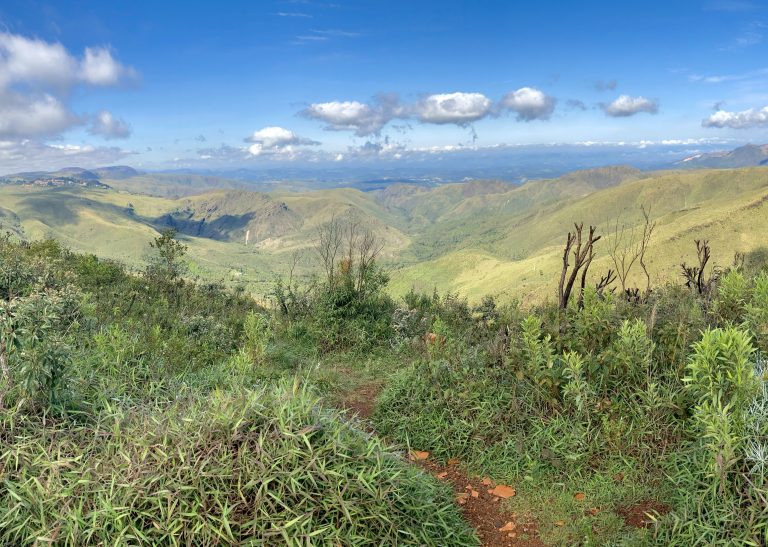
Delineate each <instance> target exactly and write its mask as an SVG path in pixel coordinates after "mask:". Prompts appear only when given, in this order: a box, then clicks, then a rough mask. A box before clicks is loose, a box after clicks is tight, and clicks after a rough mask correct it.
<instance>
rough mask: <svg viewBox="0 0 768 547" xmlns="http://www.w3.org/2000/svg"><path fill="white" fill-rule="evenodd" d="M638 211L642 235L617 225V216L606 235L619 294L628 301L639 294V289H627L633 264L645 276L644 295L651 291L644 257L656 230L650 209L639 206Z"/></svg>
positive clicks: (624, 224)
mask: <svg viewBox="0 0 768 547" xmlns="http://www.w3.org/2000/svg"><path fill="white" fill-rule="evenodd" d="M640 210H641V211H642V213H643V219H644V223H643V232H642V234H639V235H638V233H637V232H638V231H637V229H636V228H635V227H629V226H627V224H626V223H621V224H619V217H618V216H617V217H616V222H615V223H614V224H613V226H612V227H611V231H610V233H609V235H608V241H609V244H608V256H610V257H611V261H612V262H613V265H614V268H615V272H616V277H617V278H618V280H619V283H620V284H621V292H622V293H623V294H624V295H625V296H626V297H627V299H628V300H636V298H635V293H636V292H639V289H637V291H635V289H633V288H630V287H627V279H628V278H629V276H630V274H631V273H632V268H633V267H634V266H635V264H638V263H639V264H640V268H641V269H642V270H643V273H644V274H645V279H646V283H645V294H646V295H647V294H648V293H650V291H651V275H650V273H649V272H648V265H647V263H646V261H645V255H646V253H647V251H648V247H649V246H650V242H651V235H653V230H654V229H655V228H656V223H655V222H652V221H651V214H650V213H651V212H650V208H649V209H647V210H646V208H645V206H643V205H641V206H640Z"/></svg>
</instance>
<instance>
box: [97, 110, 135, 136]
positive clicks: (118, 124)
mask: <svg viewBox="0 0 768 547" xmlns="http://www.w3.org/2000/svg"><path fill="white" fill-rule="evenodd" d="M131 132H132V130H131V126H130V125H129V124H128V122H126V121H125V120H122V119H120V118H116V117H115V116H114V115H113V114H112V113H111V112H108V111H107V110H102V111H101V112H99V113H98V114H96V116H94V118H93V122H92V124H91V127H90V128H88V133H90V134H91V135H99V136H101V137H104V138H105V139H106V140H111V139H127V138H128V137H130V136H131Z"/></svg>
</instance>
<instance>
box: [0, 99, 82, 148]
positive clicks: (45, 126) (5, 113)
mask: <svg viewBox="0 0 768 547" xmlns="http://www.w3.org/2000/svg"><path fill="white" fill-rule="evenodd" d="M80 122H81V120H80V118H78V117H77V116H76V115H74V114H73V113H71V112H70V111H69V110H68V109H67V107H66V106H65V105H64V104H62V102H61V101H60V100H59V99H57V98H56V97H54V96H52V95H49V94H47V93H35V94H30V95H23V94H21V93H16V92H15V91H10V90H3V89H0V139H8V138H29V137H53V136H56V135H58V134H59V133H61V132H62V131H65V130H67V129H69V128H70V127H72V126H73V125H77V124H78V123H80Z"/></svg>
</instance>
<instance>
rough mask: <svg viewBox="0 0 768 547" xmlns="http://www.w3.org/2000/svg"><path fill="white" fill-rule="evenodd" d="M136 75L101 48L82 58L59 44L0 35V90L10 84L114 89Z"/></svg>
mask: <svg viewBox="0 0 768 547" xmlns="http://www.w3.org/2000/svg"><path fill="white" fill-rule="evenodd" d="M135 75H136V72H135V70H133V69H132V68H130V67H126V66H124V65H122V64H120V63H118V62H117V61H116V60H115V59H114V57H112V53H111V52H110V51H109V50H108V49H107V48H103V47H93V48H91V47H88V48H85V52H84V53H83V56H82V57H81V58H78V57H76V56H74V55H72V54H70V53H69V52H68V51H67V50H66V49H65V48H64V46H62V45H61V44H59V43H51V42H45V41H43V40H37V39H33V38H27V37H25V36H20V35H17V34H10V33H7V32H3V33H0V86H2V87H8V86H10V85H13V84H24V85H37V86H41V85H42V86H56V87H59V88H62V87H69V86H72V85H76V84H78V83H82V84H87V85H97V86H106V85H115V84H118V83H120V82H122V81H124V80H126V79H128V78H130V77H133V76H135Z"/></svg>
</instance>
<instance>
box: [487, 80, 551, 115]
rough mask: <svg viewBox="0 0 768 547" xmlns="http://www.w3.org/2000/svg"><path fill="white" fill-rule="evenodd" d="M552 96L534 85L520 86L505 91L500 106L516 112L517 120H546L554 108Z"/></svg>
mask: <svg viewBox="0 0 768 547" xmlns="http://www.w3.org/2000/svg"><path fill="white" fill-rule="evenodd" d="M556 102H557V101H556V100H555V98H554V97H550V96H549V95H547V94H546V93H544V92H543V91H541V90H539V89H536V88H534V87H521V88H520V89H518V90H517V91H511V92H510V93H507V94H506V95H505V96H504V98H503V99H502V100H501V103H500V107H501V108H502V109H505V110H511V111H512V112H516V113H517V119H518V121H525V122H529V121H531V120H548V119H549V117H550V116H551V115H552V112H554V110H555V103H556Z"/></svg>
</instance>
